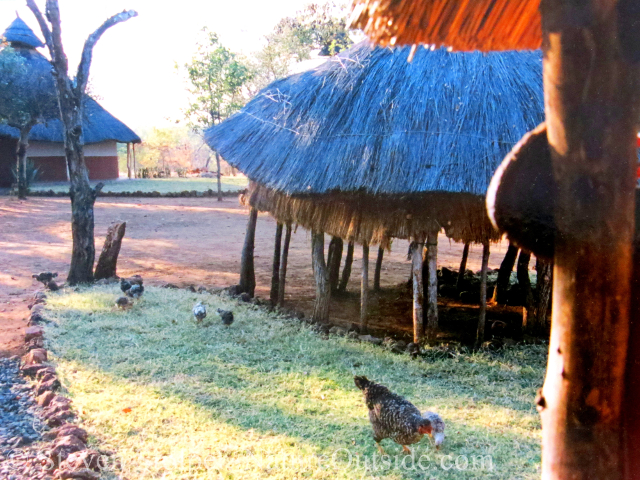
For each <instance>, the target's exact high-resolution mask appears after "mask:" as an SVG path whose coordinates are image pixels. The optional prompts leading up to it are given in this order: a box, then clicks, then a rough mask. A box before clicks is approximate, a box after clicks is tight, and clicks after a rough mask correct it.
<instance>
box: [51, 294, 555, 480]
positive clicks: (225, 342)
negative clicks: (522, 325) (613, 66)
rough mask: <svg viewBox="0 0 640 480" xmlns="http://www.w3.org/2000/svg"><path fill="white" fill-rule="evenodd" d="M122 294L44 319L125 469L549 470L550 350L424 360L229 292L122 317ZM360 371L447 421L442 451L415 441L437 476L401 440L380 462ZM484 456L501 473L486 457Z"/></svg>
mask: <svg viewBox="0 0 640 480" xmlns="http://www.w3.org/2000/svg"><path fill="white" fill-rule="evenodd" d="M119 293H120V291H119V287H118V285H112V286H105V287H96V288H93V289H84V288H81V289H79V290H78V291H71V290H66V291H64V292H61V293H60V294H52V295H50V296H49V299H48V305H47V312H46V315H47V316H48V317H49V318H51V319H52V320H54V321H55V322H56V323H55V324H52V325H50V326H49V327H47V333H46V334H47V338H48V339H49V347H50V351H51V352H52V356H54V357H55V362H56V363H57V370H58V372H60V374H61V378H62V383H63V385H64V387H65V388H66V389H68V392H69V395H70V396H71V398H72V399H73V402H74V403H73V406H74V407H75V408H76V409H77V410H78V411H79V416H80V418H81V422H82V427H83V428H86V429H87V430H88V431H89V433H90V434H91V436H92V438H93V439H97V440H98V441H99V445H100V446H101V447H102V448H103V449H107V450H111V451H113V452H114V453H115V457H114V458H112V459H110V460H109V462H108V465H113V464H114V463H115V460H116V459H119V460H120V461H121V467H122V468H121V470H120V471H118V472H117V473H118V474H119V475H120V476H121V477H123V478H128V479H130V480H143V479H144V480H147V479H151V478H165V479H167V480H170V479H186V478H189V479H231V478H234V479H246V480H253V479H262V478H264V479H267V478H269V479H281V480H293V479H302V478H309V479H327V480H329V479H331V480H333V479H361V478H365V477H366V478H379V479H388V480H409V479H416V480H417V479H424V478H430V479H437V480H454V479H455V480H464V479H469V480H470V479H473V478H491V479H495V480H512V479H516V478H517V479H523V480H525V479H531V480H533V479H535V478H539V471H538V469H539V463H540V422H539V416H538V414H537V412H536V410H535V405H534V402H533V401H534V398H535V392H536V389H537V388H539V387H540V385H541V384H542V380H543V376H544V366H545V357H546V349H545V347H544V346H526V347H525V346H522V347H514V348H512V349H510V350H505V351H502V352H499V353H489V352H485V353H475V354H471V353H468V352H465V351H460V350H452V351H450V352H448V353H447V352H444V351H442V350H438V349H432V350H428V352H429V356H428V357H427V358H425V359H422V360H413V359H411V358H410V357H409V355H407V354H404V355H396V354H393V353H391V352H390V351H389V350H386V349H384V348H383V347H376V346H372V345H370V344H366V343H357V342H356V341H353V340H350V339H347V338H343V337H337V336H331V337H329V338H324V339H323V337H322V336H320V335H319V334H316V333H314V332H313V331H312V329H311V328H310V327H309V326H307V325H306V324H301V323H299V322H298V321H293V320H288V319H285V318H282V317H279V316H277V315H275V314H268V313H266V312H264V311H263V310H259V309H257V308H256V307H254V306H252V305H248V304H246V303H244V304H238V303H236V302H235V301H233V300H231V299H229V298H228V297H219V296H216V295H208V294H196V293H190V292H188V291H185V290H166V289H158V288H153V287H150V288H148V289H146V290H145V295H144V297H143V299H142V300H141V301H140V302H137V303H136V305H135V306H134V307H133V309H131V310H128V311H125V312H122V311H118V310H116V309H115V308H113V301H114V299H115V298H116V297H117V295H118V294H119ZM196 301H203V302H204V303H205V304H206V305H207V306H208V310H209V312H210V313H209V316H208V317H207V318H206V319H205V321H204V323H205V324H204V325H200V326H199V325H196V323H195V321H194V320H193V318H192V316H191V308H192V307H193V305H194V304H195V302H196ZM218 307H221V308H224V309H232V310H233V311H234V314H235V318H236V320H235V323H234V324H233V325H232V326H231V327H230V328H226V327H224V326H223V325H222V324H221V322H220V320H219V318H218V317H217V315H216V314H215V313H214V312H215V309H216V308H218ZM356 374H357V375H367V376H368V377H369V378H372V379H375V380H377V381H379V382H381V383H384V384H386V385H388V386H389V387H391V388H392V389H393V390H394V391H396V392H398V393H400V394H402V395H405V396H406V397H408V398H409V399H410V400H412V401H413V402H414V403H415V404H416V406H418V408H420V409H422V410H424V409H430V410H435V411H437V412H439V413H440V414H441V415H442V417H443V418H444V419H445V421H446V423H447V439H446V441H445V444H444V448H443V449H442V450H440V451H436V450H435V449H434V448H433V447H432V446H431V445H430V442H429V440H428V439H423V440H422V442H421V443H420V444H419V445H417V446H414V447H413V448H412V449H413V451H414V452H416V459H417V458H419V457H420V456H422V455H424V456H425V457H424V460H425V462H423V465H425V466H427V467H428V468H427V470H426V471H424V470H422V469H421V468H416V469H415V470H411V469H410V468H403V467H402V461H403V459H405V458H407V460H406V462H407V463H405V465H408V466H409V467H410V466H411V463H410V460H411V459H410V457H405V456H404V455H403V454H402V453H401V448H400V447H399V446H398V445H395V444H393V443H392V442H390V441H388V440H387V441H384V442H383V443H384V445H385V447H386V449H387V452H388V453H389V454H390V461H391V463H390V465H389V466H385V465H384V464H383V463H382V462H381V458H380V457H379V456H377V457H375V461H376V464H375V465H376V466H375V467H374V464H373V463H372V462H373V461H374V455H375V454H376V453H377V451H376V449H375V444H374V442H373V440H372V438H371V427H370V425H369V421H368V419H367V413H366V412H367V411H366V407H365V405H364V403H363V400H362V394H361V392H360V391H359V390H357V389H356V388H355V386H354V385H353V376H354V375H356ZM348 453H351V455H352V461H351V462H350V463H349V462H348ZM334 455H335V456H334ZM486 456H490V457H491V468H489V464H488V463H485V464H484V468H482V466H481V465H480V464H479V463H477V462H474V459H478V458H481V457H482V458H486ZM427 457H428V458H427ZM465 458H466V461H467V462H468V463H466V464H465V463H464V462H465ZM456 460H458V464H457V465H458V467H456V466H455V465H456ZM396 461H397V462H399V463H398V464H397V463H396ZM443 466H444V468H443ZM106 477H107V476H104V477H103V478H106Z"/></svg>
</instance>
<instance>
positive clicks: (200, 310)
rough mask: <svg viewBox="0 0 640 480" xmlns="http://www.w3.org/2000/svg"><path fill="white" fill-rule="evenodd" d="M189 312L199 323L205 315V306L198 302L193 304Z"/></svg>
mask: <svg viewBox="0 0 640 480" xmlns="http://www.w3.org/2000/svg"><path fill="white" fill-rule="evenodd" d="M191 312H192V313H193V317H194V318H195V319H196V323H200V322H202V320H204V319H205V317H206V316H207V307H206V306H205V305H204V304H203V303H202V302H198V303H196V304H195V305H194V307H193V310H192V311H191Z"/></svg>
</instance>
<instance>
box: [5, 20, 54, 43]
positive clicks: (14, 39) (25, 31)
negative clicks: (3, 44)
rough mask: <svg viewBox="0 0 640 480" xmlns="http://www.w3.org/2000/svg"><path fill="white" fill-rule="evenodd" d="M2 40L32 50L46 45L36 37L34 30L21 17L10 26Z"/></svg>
mask: <svg viewBox="0 0 640 480" xmlns="http://www.w3.org/2000/svg"><path fill="white" fill-rule="evenodd" d="M2 38H4V39H5V40H6V41H7V42H9V43H12V44H14V45H16V44H20V45H24V46H27V47H31V48H39V47H44V43H42V42H41V41H40V39H39V38H38V37H36V34H35V33H33V30H31V29H30V28H29V27H28V26H27V24H26V23H24V21H23V20H22V19H21V18H20V17H16V19H15V20H14V21H13V22H12V23H11V25H9V27H8V28H7V29H6V30H5V31H4V33H3V34H2Z"/></svg>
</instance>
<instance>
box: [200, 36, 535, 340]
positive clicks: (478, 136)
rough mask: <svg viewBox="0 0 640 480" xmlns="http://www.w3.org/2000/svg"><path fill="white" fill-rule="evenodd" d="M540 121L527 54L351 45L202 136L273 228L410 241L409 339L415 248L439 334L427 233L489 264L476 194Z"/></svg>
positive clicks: (487, 235) (493, 236)
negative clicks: (473, 246) (475, 248)
mask: <svg viewBox="0 0 640 480" xmlns="http://www.w3.org/2000/svg"><path fill="white" fill-rule="evenodd" d="M410 56H411V57H413V58H412V59H411V61H408V60H409V57H410ZM543 115H544V113H543V99H542V76H541V56H540V53H539V52H535V51H534V52H503V53H497V54H489V55H483V54H481V53H451V52H448V51H446V50H444V49H438V50H428V49H419V50H417V51H411V49H410V48H399V49H393V50H392V49H388V48H374V47H371V46H369V45H368V44H365V43H361V44H358V45H356V46H354V47H352V48H351V49H349V50H347V51H345V52H343V53H341V54H339V55H338V56H336V57H333V58H331V59H330V60H329V61H327V62H326V63H325V64H323V65H321V66H319V67H317V68H315V69H313V70H310V71H307V72H304V73H301V74H298V75H293V76H290V77H287V78H285V79H282V80H278V81H276V82H274V83H272V84H271V85H270V86H269V87H267V88H266V89H264V90H263V91H262V92H260V93H259V94H258V95H257V96H256V97H255V98H254V99H253V100H252V101H251V102H249V103H248V104H247V105H246V106H245V108H243V109H242V110H241V111H240V112H239V113H237V114H235V115H234V116H232V117H231V118H229V119H228V120H226V121H225V122H223V123H222V124H220V125H218V126H215V127H212V128H211V129H209V130H208V131H207V132H206V139H207V142H208V143H209V145H210V146H211V147H212V148H213V149H214V150H216V151H217V152H219V153H220V154H221V155H222V156H223V157H224V158H225V159H226V160H227V161H228V162H229V163H230V164H232V165H233V166H235V167H237V168H238V169H239V170H241V171H242V172H243V173H245V174H246V175H247V176H248V177H249V178H250V179H251V180H252V181H253V182H254V183H253V184H252V187H251V188H250V191H249V193H248V203H249V204H250V205H251V206H253V207H255V208H257V209H259V210H265V211H268V212H270V213H271V214H272V215H273V216H274V217H276V219H278V221H280V222H282V223H296V224H299V225H301V226H303V227H305V228H308V229H310V230H313V231H314V232H327V233H329V234H331V235H334V236H337V237H340V238H343V239H347V240H353V241H356V242H358V243H361V244H362V245H363V246H365V247H366V248H368V245H370V244H381V243H383V244H384V243H385V241H386V239H389V238H394V237H395V238H405V239H411V240H412V241H413V245H414V248H413V255H412V256H413V260H414V263H415V265H414V272H415V275H414V278H416V279H417V280H418V282H417V284H416V286H415V292H414V294H415V302H414V304H415V310H414V321H415V337H416V339H420V338H421V336H422V313H421V303H422V302H421V301H420V297H421V296H422V288H421V286H420V283H421V278H420V277H421V273H420V272H421V266H422V251H423V247H422V245H424V243H425V241H426V242H427V244H430V245H428V257H429V260H430V263H431V268H430V269H429V277H430V281H429V282H427V283H428V284H429V285H430V286H431V288H430V289H429V290H430V292H431V293H429V294H428V297H429V305H430V308H429V312H427V327H428V333H429V332H433V329H434V328H435V327H436V326H437V303H436V302H437V298H436V297H437V289H436V287H437V280H436V274H435V260H436V255H435V251H436V248H437V247H436V242H437V240H436V239H437V233H438V231H440V230H441V229H444V230H445V232H446V233H447V235H449V236H450V237H451V238H453V239H455V240H458V241H464V242H477V243H481V244H483V245H485V246H486V256H487V259H486V260H488V244H489V242H490V241H491V240H497V239H498V238H499V237H500V235H499V234H498V233H497V232H496V231H495V230H494V229H493V228H492V226H491V224H490V222H489V220H488V217H487V214H486V211H485V208H484V195H485V193H486V190H487V186H488V184H489V181H490V179H491V176H492V174H493V171H494V170H495V168H496V167H497V166H498V164H499V162H500V161H501V160H502V158H503V157H504V156H505V154H506V153H507V152H508V151H509V150H510V149H511V148H512V146H513V145H514V144H515V143H516V142H517V141H518V140H519V139H520V138H521V136H522V135H523V134H524V133H525V132H527V131H528V130H530V129H531V128H533V127H534V126H536V125H537V124H538V123H540V121H541V120H542V118H543ZM314 237H315V236H314ZM318 242H319V239H318ZM429 251H430V252H431V254H429ZM319 263H320V267H322V263H323V262H319ZM365 270H366V269H365ZM365 287H366V285H365ZM363 293H366V288H363ZM434 322H435V323H434Z"/></svg>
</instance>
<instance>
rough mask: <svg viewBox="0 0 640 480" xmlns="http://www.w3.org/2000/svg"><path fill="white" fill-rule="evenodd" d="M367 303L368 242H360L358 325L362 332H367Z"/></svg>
mask: <svg viewBox="0 0 640 480" xmlns="http://www.w3.org/2000/svg"><path fill="white" fill-rule="evenodd" d="M368 304H369V244H368V243H367V242H364V243H363V244H362V279H361V281H360V325H361V326H362V333H368V328H369V318H368V316H367V308H368Z"/></svg>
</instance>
